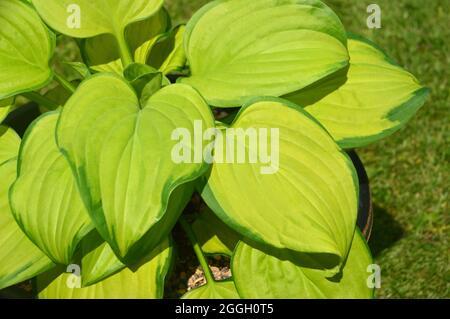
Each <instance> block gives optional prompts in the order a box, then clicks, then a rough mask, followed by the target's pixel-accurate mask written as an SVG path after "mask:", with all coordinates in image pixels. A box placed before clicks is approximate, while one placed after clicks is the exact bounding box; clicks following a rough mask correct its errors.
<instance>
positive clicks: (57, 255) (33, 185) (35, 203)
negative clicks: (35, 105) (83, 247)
mask: <svg viewBox="0 0 450 319" xmlns="http://www.w3.org/2000/svg"><path fill="white" fill-rule="evenodd" d="M58 118H59V112H52V113H47V114H45V115H43V116H41V117H40V118H39V119H37V120H36V121H35V122H34V123H33V124H32V126H31V127H30V128H28V130H27V132H26V133H25V137H24V139H23V141H22V146H21V150H20V154H19V160H18V174H17V175H18V177H17V180H16V182H15V183H14V185H13V186H12V187H11V191H10V203H11V209H12V212H13V215H14V216H15V218H16V220H17V222H18V224H19V225H20V227H21V228H22V230H23V231H24V232H25V233H26V234H27V236H28V237H29V238H30V239H31V240H32V241H33V242H34V243H35V244H36V245H37V246H38V247H39V248H40V249H41V250H42V251H43V252H45V253H46V254H47V255H48V256H49V257H50V259H52V260H53V261H54V262H55V263H59V264H64V265H68V264H70V263H71V262H72V259H73V254H74V252H75V249H76V248H77V245H78V243H79V242H80V241H81V239H82V238H83V237H84V236H85V235H86V234H87V233H88V232H90V231H91V230H92V228H93V225H92V223H91V221H90V218H89V215H88V214H87V211H86V209H85V207H84V205H83V202H82V200H81V197H80V193H79V191H78V188H77V185H76V181H75V178H74V176H73V174H72V171H71V168H70V166H69V163H68V162H67V160H66V159H65V158H64V156H63V154H62V153H61V152H60V150H59V149H58V147H57V145H56V141H55V129H56V123H57V121H58Z"/></svg>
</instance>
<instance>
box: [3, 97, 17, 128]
mask: <svg viewBox="0 0 450 319" xmlns="http://www.w3.org/2000/svg"><path fill="white" fill-rule="evenodd" d="M13 104H14V98H12V97H11V98H8V99H5V100H1V101H0V124H1V123H2V122H3V120H4V119H5V118H6V117H7V116H8V114H9V112H10V111H11V110H12V108H13Z"/></svg>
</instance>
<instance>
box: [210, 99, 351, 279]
mask: <svg viewBox="0 0 450 319" xmlns="http://www.w3.org/2000/svg"><path fill="white" fill-rule="evenodd" d="M231 128H233V129H235V134H231V133H228V134H229V136H228V137H226V136H222V138H219V137H220V136H219V137H216V147H215V162H214V164H213V167H212V170H211V174H210V176H209V177H208V180H207V184H206V186H205V188H204V189H203V192H202V196H203V198H204V199H205V201H206V203H207V204H208V206H209V207H210V208H211V209H212V210H213V211H214V212H215V213H216V215H218V216H219V217H220V218H221V219H222V220H223V221H224V222H226V223H227V224H228V225H229V226H231V227H232V228H233V229H235V230H236V231H238V232H239V233H241V234H242V235H244V236H246V237H249V238H251V239H252V240H255V241H258V242H261V243H266V244H268V245H272V246H274V247H277V248H281V249H283V248H286V249H291V250H294V251H302V252H310V253H319V252H320V253H328V254H334V255H337V256H338V257H339V258H338V259H339V260H340V263H342V262H343V261H344V260H345V257H346V255H347V252H348V249H349V247H350V244H351V241H352V238H353V232H354V228H355V223H356V216H357V207H358V178H357V174H356V171H355V169H354V167H353V165H352V162H351V160H350V158H349V157H348V156H347V154H346V153H345V152H343V151H342V150H341V149H340V148H339V147H338V146H337V145H336V143H335V142H334V141H333V139H332V138H331V136H330V135H329V134H328V133H327V132H326V131H325V130H324V129H323V127H322V126H320V124H319V123H318V122H317V121H315V120H314V119H313V118H312V117H311V116H310V115H309V114H307V113H306V112H305V111H304V110H303V109H302V108H301V107H299V106H297V105H295V104H292V103H290V102H288V101H286V100H282V99H278V98H260V99H256V100H254V101H252V102H249V104H247V105H245V106H244V107H243V108H242V110H241V111H240V113H239V114H238V116H237V118H236V120H235V121H234V123H233V124H232V126H231ZM239 130H240V131H241V132H242V134H241V135H242V137H239V136H238V134H237V132H239ZM230 132H231V131H230ZM251 136H255V137H256V138H252V137H251ZM265 136H266V137H265ZM244 137H245V139H244ZM233 145H234V146H233ZM261 145H262V146H263V147H260V146H261ZM239 153H240V154H241V156H242V155H244V156H245V157H244V156H242V157H240V156H239ZM264 155H267V156H264ZM243 160H244V161H243ZM337 271H338V267H336V268H335V269H333V272H334V273H335V272H337Z"/></svg>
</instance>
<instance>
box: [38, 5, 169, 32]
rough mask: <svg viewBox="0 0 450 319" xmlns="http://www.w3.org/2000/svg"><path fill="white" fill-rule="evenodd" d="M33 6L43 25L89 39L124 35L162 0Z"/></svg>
mask: <svg viewBox="0 0 450 319" xmlns="http://www.w3.org/2000/svg"><path fill="white" fill-rule="evenodd" d="M32 3H33V5H34V6H35V8H36V10H37V11H38V12H39V14H40V15H41V17H42V18H43V19H44V20H45V22H47V24H48V25H50V26H51V27H52V28H53V29H55V30H57V31H58V32H60V33H62V34H65V35H68V36H71V37H74V38H91V37H94V36H97V35H100V34H105V33H107V34H113V35H118V34H119V33H123V32H124V30H125V28H126V27H127V26H128V25H130V24H131V23H133V22H138V21H141V20H144V19H146V18H149V17H150V16H152V15H153V14H155V12H157V11H158V10H159V8H160V7H161V6H162V4H163V0H114V1H111V0H95V1H91V0H32ZM78 17H79V20H78V19H77V18H78ZM77 20H78V21H77ZM77 22H79V24H78V23H77Z"/></svg>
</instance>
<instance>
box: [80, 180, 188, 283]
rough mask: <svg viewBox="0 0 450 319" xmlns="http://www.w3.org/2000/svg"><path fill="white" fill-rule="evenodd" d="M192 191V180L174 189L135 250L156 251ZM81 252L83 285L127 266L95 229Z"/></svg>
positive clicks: (142, 252)
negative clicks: (157, 219) (158, 216)
mask: <svg viewBox="0 0 450 319" xmlns="http://www.w3.org/2000/svg"><path fill="white" fill-rule="evenodd" d="M193 192H194V187H193V184H192V183H188V184H184V185H181V186H179V187H178V188H177V189H176V190H175V191H174V192H173V193H172V195H171V197H170V201H169V206H168V207H167V211H166V213H165V214H164V217H163V218H162V219H161V220H160V221H159V222H158V223H157V224H156V225H155V226H154V227H152V229H150V230H149V231H148V232H147V234H146V235H145V236H144V237H142V238H141V240H140V241H139V243H138V244H137V245H135V246H136V248H135V249H136V250H139V251H138V252H136V254H137V253H140V254H145V252H151V251H153V250H154V249H155V247H157V246H158V245H159V244H160V243H161V241H163V240H164V239H165V238H167V236H169V234H170V232H171V231H172V229H173V227H174V226H175V224H176V222H177V220H178V218H179V217H180V215H181V213H182V211H183V209H184V208H185V207H186V205H187V203H188V202H189V200H190V199H191V197H192V194H193ZM82 252H83V257H82V269H83V285H84V286H89V285H92V284H94V283H97V282H99V281H101V280H103V279H105V278H107V277H109V276H110V275H112V274H114V273H116V272H117V271H119V270H121V269H123V268H124V267H125V265H124V264H123V263H122V262H120V261H119V260H118V259H117V257H116V255H115V254H114V252H113V250H112V249H111V247H110V246H109V245H108V244H107V243H105V242H104V240H103V239H102V238H101V237H100V236H99V234H98V233H97V232H93V233H91V234H89V235H88V236H87V237H85V239H84V240H83V241H82ZM132 254H133V252H132Z"/></svg>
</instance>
